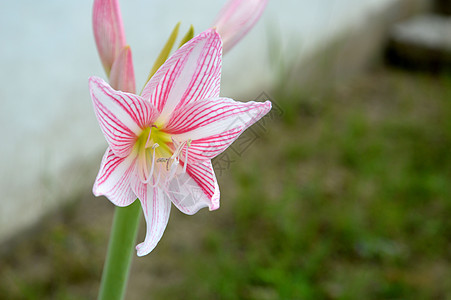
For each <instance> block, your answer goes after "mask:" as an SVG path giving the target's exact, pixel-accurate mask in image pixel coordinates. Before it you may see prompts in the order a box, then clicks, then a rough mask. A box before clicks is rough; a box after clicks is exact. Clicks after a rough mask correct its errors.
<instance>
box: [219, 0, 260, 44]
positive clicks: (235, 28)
mask: <svg viewBox="0 0 451 300" xmlns="http://www.w3.org/2000/svg"><path fill="white" fill-rule="evenodd" d="M267 3H268V0H229V1H228V2H227V3H226V5H225V6H224V7H223V9H222V10H221V11H220V13H219V15H218V17H217V19H216V21H215V23H214V26H215V27H216V30H217V31H218V32H219V34H220V35H221V37H222V40H223V42H224V53H225V52H228V51H229V50H230V49H231V48H232V47H233V46H235V44H236V43H238V42H239V41H240V40H241V39H242V38H243V37H244V36H245V35H246V33H248V31H249V30H251V29H252V27H254V25H255V23H257V21H258V19H260V17H261V15H262V13H263V11H264V10H265V7H266V4H267Z"/></svg>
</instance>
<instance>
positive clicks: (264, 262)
mask: <svg viewBox="0 0 451 300" xmlns="http://www.w3.org/2000/svg"><path fill="white" fill-rule="evenodd" d="M272 96H273V100H274V102H275V103H276V104H277V105H278V107H279V108H280V109H281V110H282V111H283V114H279V113H278V111H277V110H276V112H275V113H274V114H273V115H272V118H266V119H265V120H264V122H263V123H260V125H261V126H256V127H255V128H254V129H253V130H252V131H249V132H248V133H247V134H246V135H245V136H244V138H243V139H241V140H239V141H237V142H236V145H235V146H234V150H229V151H228V152H226V154H227V155H224V156H222V157H220V158H218V159H217V160H216V162H215V164H216V166H215V167H216V171H217V172H218V179H219V183H220V187H221V191H222V205H221V208H220V209H219V210H218V211H215V212H208V211H206V210H204V211H201V212H199V213H198V214H196V215H195V216H185V215H183V214H182V213H180V212H178V211H177V210H176V209H173V211H172V213H171V219H170V221H169V225H168V228H167V230H166V232H165V235H164V236H163V239H162V240H161V242H160V244H159V246H158V247H157V248H156V249H155V250H154V252H152V253H151V254H150V255H149V256H147V257H144V258H135V259H134V264H133V267H132V275H131V279H130V284H129V289H128V294H127V299H150V298H152V299H450V298H451V221H450V215H451V183H450V182H451V151H450V149H451V77H449V76H445V75H441V76H436V77H431V76H428V75H422V74H412V73H404V72H401V71H396V70H387V69H381V70H377V71H373V72H371V73H370V74H367V75H365V76H363V77H361V78H359V79H357V80H355V81H354V82H352V83H350V84H347V85H340V86H336V87H331V88H330V89H327V90H325V91H323V92H322V94H321V96H320V97H318V96H312V95H304V94H303V93H302V92H301V91H299V90H296V89H293V88H290V87H283V88H280V91H278V92H277V91H276V92H274V94H273V95H272ZM256 137H258V138H257V139H256V140H255V141H254V139H255V138H256ZM247 146H249V147H247ZM246 147H247V148H246ZM112 212H113V207H112V205H110V204H109V203H108V201H107V200H106V199H104V198H100V199H95V200H94V199H92V197H91V196H89V195H88V194H87V195H85V196H83V197H81V199H79V200H77V201H76V202H75V203H74V204H73V205H71V206H70V207H67V208H66V209H64V210H63V211H62V212H61V213H60V214H57V215H54V216H51V217H49V218H48V219H47V220H46V221H45V223H44V224H43V225H42V226H41V227H40V229H39V230H36V232H35V233H33V234H31V235H28V236H27V237H26V238H23V239H19V241H18V242H17V243H15V244H13V245H11V246H10V247H9V250H8V251H4V253H3V255H2V257H0V298H1V299H92V298H95V295H96V292H97V288H98V283H99V282H98V280H99V277H100V273H101V268H102V262H103V255H104V253H105V251H106V244H107V239H108V231H109V226H110V223H111V219H112ZM142 223H144V222H142ZM141 225H144V224H141ZM143 227H144V226H143ZM139 239H140V240H141V239H143V232H142V233H141V234H140V237H139Z"/></svg>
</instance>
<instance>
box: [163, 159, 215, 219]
mask: <svg viewBox="0 0 451 300" xmlns="http://www.w3.org/2000/svg"><path fill="white" fill-rule="evenodd" d="M182 169H183V167H179V171H178V172H177V173H178V174H177V175H176V176H175V177H174V178H173V179H172V180H171V181H170V182H169V183H168V186H167V195H168V196H169V199H171V201H172V203H174V205H175V206H176V207H177V208H178V209H179V210H180V211H181V212H183V213H185V214H188V215H192V214H195V213H196V212H197V211H199V209H201V208H204V207H209V209H210V210H215V209H218V208H219V195H220V194H219V186H218V182H217V180H216V176H215V173H214V170H213V166H212V164H211V161H209V160H208V161H204V162H201V163H198V164H188V165H187V167H186V173H185V172H183V171H182Z"/></svg>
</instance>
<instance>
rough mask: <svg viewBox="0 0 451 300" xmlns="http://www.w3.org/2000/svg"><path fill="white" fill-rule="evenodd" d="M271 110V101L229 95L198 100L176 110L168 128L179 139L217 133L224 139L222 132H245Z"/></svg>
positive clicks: (207, 136)
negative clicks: (241, 100)
mask: <svg viewBox="0 0 451 300" xmlns="http://www.w3.org/2000/svg"><path fill="white" fill-rule="evenodd" d="M270 110H271V102H270V101H266V102H254V101H250V102H238V101H234V100H232V99H228V98H217V99H211V100H205V101H197V102H194V103H190V104H189V105H187V106H185V107H182V108H180V109H178V110H177V111H175V112H174V114H173V115H172V116H171V118H170V119H169V120H168V122H167V124H166V126H165V129H164V130H165V131H166V132H168V133H170V134H172V135H173V137H174V139H175V140H179V141H186V140H189V139H191V140H192V141H196V140H200V139H204V138H213V137H214V136H217V137H218V142H221V141H222V140H223V139H224V136H222V135H221V134H222V133H226V132H227V131H230V132H234V130H236V129H240V130H241V132H242V131H244V130H245V129H246V128H247V127H249V126H250V125H252V124H254V123H255V122H257V121H258V120H259V119H260V118H261V117H263V116H264V115H265V114H267V113H268V112H269V111H270ZM234 135H235V134H234ZM238 135H239V134H238ZM238 135H235V137H238ZM226 139H229V137H228V136H227V137H226Z"/></svg>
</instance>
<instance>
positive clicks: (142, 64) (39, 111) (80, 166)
mask: <svg viewBox="0 0 451 300" xmlns="http://www.w3.org/2000/svg"><path fill="white" fill-rule="evenodd" d="M394 1H395V0H297V1H296V0H281V1H275V0H271V1H270V3H269V5H268V8H267V11H266V12H265V14H264V17H263V19H262V20H261V21H260V22H259V23H258V24H257V27H256V28H254V30H252V31H251V32H250V34H249V36H247V37H246V38H245V40H243V41H242V43H240V44H239V45H238V46H237V47H236V48H234V49H233V50H232V51H231V52H230V53H229V54H228V55H227V56H226V57H225V58H224V69H223V88H222V94H223V95H227V96H230V97H235V98H237V99H240V100H247V99H243V98H244V97H246V98H249V99H252V98H253V97H255V96H257V95H258V94H259V93H260V92H261V91H262V90H268V89H269V87H270V85H271V82H273V80H274V76H275V75H274V74H277V73H276V72H275V70H274V65H276V66H277V64H278V60H279V59H281V58H283V59H284V60H285V61H288V62H294V61H297V60H299V59H301V58H302V57H303V56H305V55H306V54H308V53H310V52H311V51H314V50H315V49H316V47H318V46H319V45H321V44H322V43H325V42H327V41H328V40H329V39H330V38H331V37H333V36H334V35H336V34H337V33H339V32H341V31H343V30H344V29H346V28H350V27H352V26H358V25H359V24H361V22H362V21H364V20H365V18H366V17H367V16H368V15H370V14H376V13H377V12H378V11H379V10H380V9H382V8H384V7H386V5H388V4H390V3H391V2H394ZM224 2H225V1H205V0H204V1H200V0H192V1H185V0H174V1H163V0H129V1H125V0H124V1H121V7H122V12H123V19H124V24H125V31H126V35H127V41H128V43H129V44H130V45H131V47H132V51H133V54H134V62H135V72H136V78H137V83H138V85H137V88H138V89H139V88H140V87H141V86H142V84H143V83H144V80H145V78H146V75H147V72H148V70H149V69H150V67H151V65H152V63H153V60H154V59H155V57H156V56H157V54H158V51H159V50H160V49H161V46H162V45H163V43H164V42H165V40H166V38H167V36H168V34H169V33H170V31H171V30H172V27H173V26H174V25H175V23H176V22H177V21H182V31H185V30H186V29H187V28H188V26H189V24H191V23H192V24H194V27H195V30H196V32H197V33H199V32H200V31H202V30H205V29H207V28H208V27H209V26H210V25H211V24H212V22H213V21H214V18H215V15H216V13H217V12H218V11H219V9H220V7H221V6H222V4H223V3H224ZM91 6H92V3H91V0H78V1H61V0H41V1H34V0H18V1H1V2H0V41H1V47H0V66H1V68H0V82H1V88H0V125H1V129H2V132H1V134H2V139H1V141H0V145H1V147H0V168H1V173H0V199H1V204H2V205H1V208H0V240H2V239H5V238H7V237H9V236H11V235H13V233H14V232H16V231H17V230H19V229H21V228H25V227H26V226H28V225H30V224H33V223H34V222H35V221H36V220H38V219H39V217H41V216H42V215H43V214H44V213H45V212H47V211H49V209H50V208H52V207H54V206H55V205H56V204H57V203H60V202H61V201H62V200H64V199H68V198H70V194H71V193H76V191H77V190H79V189H80V188H82V189H90V188H91V186H90V183H91V182H92V181H93V179H94V177H95V175H96V169H97V166H98V164H99V163H100V159H101V155H102V152H103V150H104V149H105V147H106V142H105V141H104V139H103V136H102V134H101V132H100V129H99V127H98V125H97V121H96V120H95V116H94V113H93V109H92V107H91V100H90V97H89V94H88V87H87V79H88V77H89V76H91V75H97V76H104V73H103V70H102V67H101V64H100V61H99V59H98V57H97V52H96V49H95V45H94V42H93V37H92V32H91ZM268 35H269V37H268ZM268 45H271V47H273V48H274V49H277V51H278V53H279V54H280V55H279V56H270V55H269V54H268V51H267V48H268ZM271 60H272V62H273V63H271ZM274 62H275V63H274ZM91 162H92V164H89V165H90V166H91V167H87V168H86V167H85V166H86V164H87V163H91ZM88 183H89V185H88ZM102 201H103V200H102ZM105 201H106V200H105Z"/></svg>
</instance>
